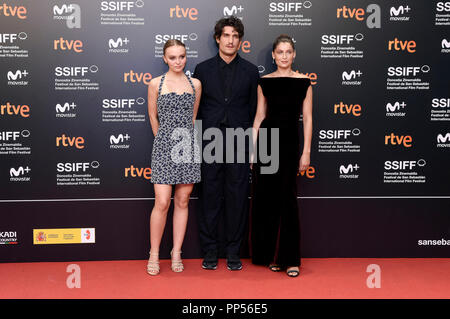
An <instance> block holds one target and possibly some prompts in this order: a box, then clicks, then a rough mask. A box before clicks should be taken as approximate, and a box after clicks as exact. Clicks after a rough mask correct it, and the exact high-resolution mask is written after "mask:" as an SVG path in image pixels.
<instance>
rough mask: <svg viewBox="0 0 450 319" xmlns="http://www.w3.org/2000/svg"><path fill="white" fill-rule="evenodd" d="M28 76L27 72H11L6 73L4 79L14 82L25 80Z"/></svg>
mask: <svg viewBox="0 0 450 319" xmlns="http://www.w3.org/2000/svg"><path fill="white" fill-rule="evenodd" d="M27 75H28V72H27V70H23V71H20V70H17V71H16V72H14V73H13V72H12V71H8V73H7V75H6V77H7V79H8V81H16V80H21V79H23V78H26V77H27Z"/></svg>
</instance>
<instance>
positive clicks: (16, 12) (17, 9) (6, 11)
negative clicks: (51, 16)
mask: <svg viewBox="0 0 450 319" xmlns="http://www.w3.org/2000/svg"><path fill="white" fill-rule="evenodd" d="M1 15H3V16H5V17H17V18H19V19H20V20H24V19H26V18H27V8H26V7H24V6H10V5H7V4H0V16H1Z"/></svg>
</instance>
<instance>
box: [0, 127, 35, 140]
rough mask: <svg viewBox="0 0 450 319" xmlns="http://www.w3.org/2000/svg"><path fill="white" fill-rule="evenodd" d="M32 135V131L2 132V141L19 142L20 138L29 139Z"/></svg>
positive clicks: (0, 138) (0, 137)
mask: <svg viewBox="0 0 450 319" xmlns="http://www.w3.org/2000/svg"><path fill="white" fill-rule="evenodd" d="M30 135H31V133H30V131H28V130H23V131H22V132H19V131H3V132H0V141H11V140H12V141H17V140H18V139H19V138H20V137H29V136H30Z"/></svg>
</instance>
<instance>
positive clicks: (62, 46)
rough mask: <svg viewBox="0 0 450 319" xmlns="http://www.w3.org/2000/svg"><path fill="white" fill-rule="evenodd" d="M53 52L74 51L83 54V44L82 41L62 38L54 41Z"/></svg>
mask: <svg viewBox="0 0 450 319" xmlns="http://www.w3.org/2000/svg"><path fill="white" fill-rule="evenodd" d="M53 50H55V51H57V50H62V51H66V50H73V51H75V52H77V53H80V52H83V42H82V41H81V40H65V39H64V38H63V37H60V38H59V39H57V40H53Z"/></svg>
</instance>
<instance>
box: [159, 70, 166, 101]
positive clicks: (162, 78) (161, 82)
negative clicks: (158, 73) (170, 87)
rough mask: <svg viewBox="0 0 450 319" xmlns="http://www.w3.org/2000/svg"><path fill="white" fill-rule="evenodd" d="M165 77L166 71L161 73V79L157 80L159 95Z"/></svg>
mask: <svg viewBox="0 0 450 319" xmlns="http://www.w3.org/2000/svg"><path fill="white" fill-rule="evenodd" d="M165 78H166V73H164V74H163V76H162V77H161V81H159V88H158V96H160V95H161V89H162V85H163V82H164V79H165Z"/></svg>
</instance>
